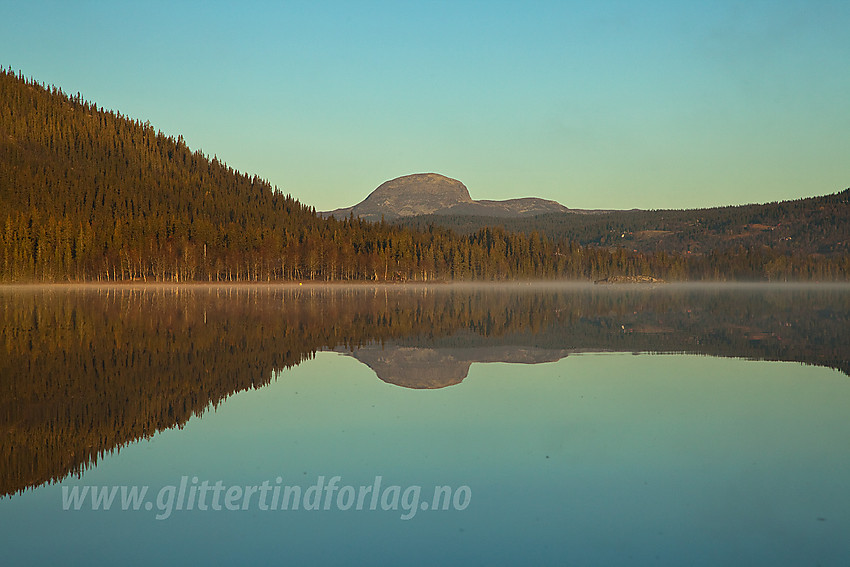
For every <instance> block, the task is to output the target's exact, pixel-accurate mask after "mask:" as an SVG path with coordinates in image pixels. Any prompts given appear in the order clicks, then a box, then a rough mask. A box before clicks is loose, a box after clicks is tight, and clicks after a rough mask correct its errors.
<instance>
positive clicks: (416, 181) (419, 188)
mask: <svg viewBox="0 0 850 567" xmlns="http://www.w3.org/2000/svg"><path fill="white" fill-rule="evenodd" d="M568 211H570V209H568V208H567V207H565V206H563V205H561V204H560V203H557V202H555V201H548V200H546V199H538V198H536V197H526V198H522V199H508V200H506V201H490V200H482V201H476V200H473V199H472V198H471V197H470V196H469V190H468V189H467V188H466V186H465V185H464V184H463V183H461V182H460V181H458V180H457V179H451V178H449V177H446V176H444V175H439V174H437V173H416V174H413V175H405V176H403V177H397V178H396V179H391V180H390V181H387V182H385V183H382V184H381V185H380V186H379V187H378V188H377V189H375V190H374V191H372V193H370V194H369V196H368V197H366V198H365V199H364V200H363V201H361V202H360V203H358V204H356V205H354V206H353V207H346V208H343V209H336V210H333V211H326V212H323V213H319V214H321V215H322V216H325V217H331V216H332V217H335V218H338V219H346V218H348V217H349V215H354V217H355V218H361V219H364V220H368V221H379V220H381V218H383V219H384V220H387V221H393V220H396V219H399V218H404V217H415V216H419V215H442V216H445V215H467V216H483V217H496V218H512V217H527V216H533V215H541V214H546V213H562V212H568Z"/></svg>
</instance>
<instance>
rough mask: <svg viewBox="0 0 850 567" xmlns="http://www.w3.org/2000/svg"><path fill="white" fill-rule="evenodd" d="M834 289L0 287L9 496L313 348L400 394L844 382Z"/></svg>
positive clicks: (1, 477) (200, 409) (2, 424)
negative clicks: (809, 378)
mask: <svg viewBox="0 0 850 567" xmlns="http://www.w3.org/2000/svg"><path fill="white" fill-rule="evenodd" d="M848 335H850V290H848V288H842V287H803V286H799V287H794V286H790V287H763V286H762V287H757V286H750V287H741V288H731V287H722V288H711V287H676V286H668V287H660V288H652V289H648V288H622V289H620V288H599V287H592V286H561V287H557V286H539V287H535V286H520V285H508V286H499V287H494V288H478V287H466V286H437V287H419V288H407V287H400V286H399V287H393V286H387V287H368V286H358V287H347V288H343V287H338V288H318V287H270V288H259V287H244V288H238V287H229V288H205V287H181V288H169V287H148V288H120V289H106V288H103V289H98V288H71V289H67V288H33V289H17V290H15V289H3V290H2V291H0V385H2V389H0V459H2V467H0V494H3V495H9V494H14V493H16V492H18V491H21V490H24V489H26V488H28V487H34V486H38V485H41V484H43V483H45V482H50V481H56V480H60V479H62V478H64V477H66V476H67V475H69V474H77V475H79V474H80V473H81V472H82V471H83V470H85V469H86V468H87V467H89V466H92V465H94V464H95V463H96V462H97V461H98V459H100V458H102V457H103V455H104V454H106V453H109V452H111V451H114V450H117V449H119V448H120V447H122V446H124V445H126V444H127V443H131V442H133V441H136V440H138V439H142V438H146V437H150V436H151V435H153V434H154V433H156V432H157V431H160V430H162V429H166V428H172V427H175V426H176V427H182V426H183V425H184V424H185V423H186V422H187V421H188V420H189V419H190V418H191V417H192V416H198V415H201V414H203V413H204V412H205V411H206V410H207V409H209V408H210V407H216V406H217V405H218V404H219V403H220V402H221V401H222V400H223V399H225V398H226V397H228V396H229V395H231V394H233V393H235V392H238V391H241V390H246V389H251V388H257V387H260V386H263V385H266V384H268V382H269V381H270V380H271V378H272V376H273V375H274V374H275V371H277V370H280V369H284V368H288V367H291V366H293V365H297V364H299V363H301V362H303V361H304V360H307V359H310V358H312V357H313V356H314V355H315V353H316V352H317V351H322V350H333V351H338V352H344V353H347V354H349V355H350V356H353V357H355V358H356V359H358V360H360V361H361V362H363V363H364V364H367V365H368V366H369V367H371V368H372V369H373V370H374V371H375V373H376V375H377V376H378V378H380V379H381V380H384V381H385V382H388V383H392V384H395V385H398V386H403V387H407V388H442V387H446V386H451V385H455V384H458V383H460V382H461V381H462V380H463V379H464V378H465V377H466V376H467V373H468V372H469V368H470V365H471V364H472V363H473V362H515V363H538V362H549V361H554V360H558V359H560V358H563V357H564V356H568V355H570V354H572V353H581V352H597V351H614V352H665V353H697V354H705V355H711V356H723V357H745V358H752V359H761V360H784V361H798V362H802V363H806V364H815V365H820V366H828V367H831V368H835V369H838V370H840V371H842V372H844V373H845V374H848V372H850V364H849V363H848V362H849V361H850V349H848V347H847V345H848V344H850V336H848Z"/></svg>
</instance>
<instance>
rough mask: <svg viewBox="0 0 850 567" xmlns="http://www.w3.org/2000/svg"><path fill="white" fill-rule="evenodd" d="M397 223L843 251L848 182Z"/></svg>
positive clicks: (681, 249)
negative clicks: (832, 189) (727, 197)
mask: <svg viewBox="0 0 850 567" xmlns="http://www.w3.org/2000/svg"><path fill="white" fill-rule="evenodd" d="M398 224H401V225H404V226H410V227H413V228H421V227H425V226H428V225H430V224H436V225H439V226H442V227H445V228H450V229H452V230H455V231H457V232H459V233H470V232H475V231H478V230H480V229H481V228H482V227H485V226H502V227H504V228H505V229H507V230H509V231H518V232H525V233H530V232H532V231H538V232H540V233H542V234H545V235H546V236H547V237H548V238H551V239H554V240H563V239H568V240H573V241H576V242H578V243H579V244H581V245H583V246H604V247H609V248H611V247H614V248H619V247H622V248H626V249H630V250H634V251H637V252H646V253H654V252H660V251H664V252H667V253H675V254H688V253H690V254H703V253H708V252H711V251H715V252H720V251H725V250H728V249H735V248H739V249H740V248H745V249H758V248H769V249H770V250H771V251H773V252H778V253H780V254H782V255H789V254H822V255H826V256H841V255H846V254H850V189H845V190H844V191H841V192H840V193H836V194H833V195H826V196H823V197H809V198H807V199H798V200H794V201H783V202H778V203H767V204H761V205H741V206H734V207H733V206H729V207H716V208H711V209H685V210H669V209H668V210H649V211H644V210H629V211H602V212H599V213H590V214H586V213H572V212H570V213H549V214H544V215H538V216H535V217H526V218H496V217H490V218H484V217H481V216H472V215H467V216H460V215H421V216H417V217H407V218H404V219H400V220H399V221H398Z"/></svg>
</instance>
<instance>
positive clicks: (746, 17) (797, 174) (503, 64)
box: [0, 0, 850, 210]
mask: <svg viewBox="0 0 850 567" xmlns="http://www.w3.org/2000/svg"><path fill="white" fill-rule="evenodd" d="M0 20H2V21H3V30H2V33H0V65H3V66H4V67H9V66H11V67H12V68H13V69H15V70H22V71H23V72H24V74H25V75H27V76H32V77H33V78H35V79H36V80H38V81H40V82H46V83H49V84H55V85H57V86H59V87H61V88H62V89H63V90H65V91H66V92H70V93H76V92H77V91H79V92H81V93H82V94H83V96H84V97H85V98H87V99H89V100H92V101H94V102H96V103H98V104H100V105H103V106H105V107H107V108H110V109H114V110H119V111H121V112H122V113H124V114H128V115H130V116H132V117H134V118H139V119H141V120H150V122H151V123H152V124H153V125H154V126H155V127H156V128H158V129H160V130H162V131H164V132H165V133H166V134H169V135H173V136H177V135H178V134H182V135H183V136H184V137H185V139H186V141H187V143H188V144H189V146H190V147H191V148H193V149H201V150H203V151H204V152H205V153H207V154H209V155H213V154H215V155H217V156H218V157H219V158H220V159H222V160H224V161H226V162H227V163H228V164H229V165H231V166H232V167H234V168H236V169H239V170H241V171H246V172H248V173H251V174H254V173H256V174H258V175H260V176H261V177H263V178H266V179H268V180H269V181H271V182H272V183H273V184H275V185H277V186H278V187H279V188H281V189H282V190H283V191H285V192H287V193H291V194H292V195H293V196H295V197H297V198H298V199H300V200H302V201H303V202H305V203H307V204H309V205H312V206H315V207H316V208H317V209H319V210H325V209H331V208H336V207H342V206H347V205H351V204H354V203H356V202H358V201H360V200H361V199H362V198H364V197H365V196H366V195H367V194H368V193H369V192H370V191H371V190H373V189H374V188H375V187H377V186H378V185H379V184H380V183H382V182H383V181H386V180H388V179H391V178H394V177H397V176H400V175H405V174H409V173H418V172H438V173H442V174H445V175H448V176H450V177H454V178H456V179H460V180H461V181H463V182H464V183H465V184H466V185H467V187H468V188H469V190H470V193H471V194H472V197H473V198H478V199H505V198H511V197H521V196H531V195H534V196H540V197H544V198H549V199H556V200H558V201H560V202H561V203H563V204H565V205H567V206H570V207H583V208H632V207H640V208H668V207H673V208H682V207H698V206H713V205H721V204H734V203H744V202H765V201H774V200H780V199H793V198H798V197H804V196H811V195H820V194H826V193H832V192H835V191H839V190H841V189H844V188H847V187H848V186H850V33H848V30H850V2H847V1H846V0H839V1H835V2H826V1H825V2H819V1H799V2H797V1H784V2H783V1H777V0H773V1H754V0H747V1H740V2H738V1H726V0H717V1H681V2H672V1H642V2H635V1H622V2H610V1H598V2H568V1H563V2H528V1H526V2H496V1H487V2H463V1H454V2H402V1H397V2H354V1H351V2H232V3H226V2H213V1H208V2H132V3H130V2H65V1H61V2H42V1H27V2H20V1H10V0H0Z"/></svg>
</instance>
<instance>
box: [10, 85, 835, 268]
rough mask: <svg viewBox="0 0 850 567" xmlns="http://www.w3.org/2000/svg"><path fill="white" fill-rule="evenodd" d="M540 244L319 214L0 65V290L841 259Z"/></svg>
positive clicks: (535, 237) (820, 264)
mask: <svg viewBox="0 0 850 567" xmlns="http://www.w3.org/2000/svg"><path fill="white" fill-rule="evenodd" d="M579 240H580V239H576V238H569V239H567V238H562V235H560V234H557V233H555V232H553V233H552V234H551V235H550V236H544V235H542V234H539V233H537V232H535V231H530V232H529V233H524V232H521V231H520V232H510V231H507V230H503V229H499V228H483V229H480V230H474V231H471V232H469V233H467V234H464V235H457V234H455V233H454V232H452V231H451V230H448V229H446V228H439V227H435V226H433V225H431V226H427V227H423V228H422V229H421V230H415V229H412V228H408V227H400V226H394V225H388V224H384V223H368V222H365V221H361V220H357V219H353V218H349V219H345V220H335V219H323V218H319V217H318V216H317V215H316V213H315V210H314V209H313V208H311V207H308V206H306V205H303V204H301V203H299V202H298V201H297V200H295V199H293V198H292V197H290V196H288V195H285V194H283V193H282V192H280V191H278V190H277V189H276V188H273V187H272V186H271V185H270V184H269V183H268V182H267V181H265V180H263V179H260V178H258V177H257V176H250V175H247V174H245V173H240V172H238V171H235V170H234V169H232V168H230V167H228V166H227V165H226V164H225V163H223V162H222V161H220V160H218V159H217V158H212V159H210V158H209V157H208V156H206V155H204V154H203V153H201V152H200V151H192V150H191V149H190V148H188V147H187V145H186V144H185V143H184V141H183V140H182V138H180V137H178V138H177V139H175V138H173V137H170V136H166V135H164V134H162V133H161V132H158V131H156V130H155V129H154V128H153V127H152V126H151V125H150V124H149V123H146V122H141V121H140V120H138V119H131V118H129V117H126V116H122V115H121V114H120V113H118V112H115V111H107V110H104V109H102V108H99V107H98V106H97V105H96V104H93V103H91V102H88V101H86V100H84V99H83V98H82V96H81V95H80V94H79V93H78V94H76V95H73V96H70V95H68V94H66V93H64V92H62V91H61V90H60V89H58V88H56V87H52V86H45V85H42V84H39V83H38V82H36V81H34V80H28V79H25V78H24V77H23V75H22V74H20V73H17V74H16V73H14V72H12V70H11V69H9V70H2V69H0V281H4V282H32V281H46V282H62V281H170V282H185V281H291V280H301V279H303V280H322V281H336V280H396V281H399V280H400V281H404V280H416V281H433V280H468V279H479V280H498V279H511V278H523V279H531V278H538V279H539V278H570V279H598V278H604V277H607V276H610V275H635V274H653V275H655V276H658V277H662V278H666V279H676V280H687V279H755V280H763V279H780V278H781V279H807V280H808V279H839V280H846V279H847V278H848V274H850V260H848V256H847V255H846V254H843V255H832V256H830V257H825V256H819V255H811V254H799V253H797V252H792V251H791V250H790V249H789V250H787V251H783V252H780V251H778V250H775V249H773V248H769V247H750V248H743V247H738V248H729V249H724V250H721V251H719V252H717V253H715V252H714V251H709V252H707V253H705V254H698V255H691V256H688V255H685V254H669V253H666V252H663V251H662V252H655V251H641V250H637V251H635V249H629V248H621V249H618V250H608V249H606V248H600V247H596V248H593V247H591V248H588V247H582V246H580V245H579Z"/></svg>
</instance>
